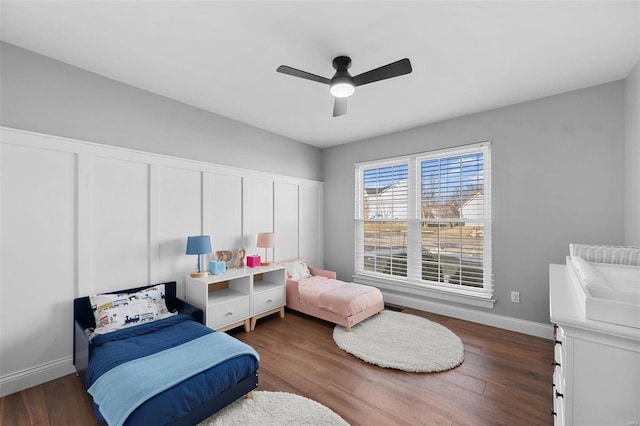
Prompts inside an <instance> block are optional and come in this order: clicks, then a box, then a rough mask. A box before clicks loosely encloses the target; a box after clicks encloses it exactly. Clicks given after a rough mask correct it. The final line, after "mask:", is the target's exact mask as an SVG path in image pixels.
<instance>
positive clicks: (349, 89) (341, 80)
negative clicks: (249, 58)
mask: <svg viewBox="0 0 640 426" xmlns="http://www.w3.org/2000/svg"><path fill="white" fill-rule="evenodd" d="M349 67H351V58H350V57H348V56H338V57H336V58H334V59H333V68H335V70H336V73H335V74H334V75H333V77H331V79H328V78H325V77H321V76H319V75H315V74H311V73H309V72H306V71H301V70H298V69H295V68H291V67H289V66H286V65H280V66H279V67H278V69H277V70H276V71H278V72H280V73H283V74H288V75H292V76H294V77H300V78H304V79H307V80H311V81H317V82H318V83H324V84H328V85H329V92H331V94H332V95H333V96H334V97H335V102H334V104H333V116H334V117H339V116H341V115H345V114H346V113H347V98H348V97H349V96H351V95H353V92H354V91H355V90H356V87H358V86H362V85H364V84H369V83H374V82H376V81H380V80H386V79H388V78H392V77H398V76H401V75H404V74H409V73H410V72H411V71H412V68H411V62H410V61H409V59H407V58H404V59H400V60H399V61H396V62H392V63H390V64H387V65H384V66H382V67H380V68H375V69H373V70H371V71H367V72H364V73H362V74H358V75H356V76H355V77H351V74H349V71H347V70H348V69H349Z"/></svg>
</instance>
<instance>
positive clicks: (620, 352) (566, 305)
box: [549, 265, 640, 426]
mask: <svg viewBox="0 0 640 426" xmlns="http://www.w3.org/2000/svg"><path fill="white" fill-rule="evenodd" d="M549 278H550V280H549V292H550V297H549V299H550V304H551V306H550V307H551V321H552V322H553V323H554V324H555V326H556V329H555V330H556V331H555V348H554V351H555V361H554V365H555V369H554V374H553V396H554V405H553V406H554V418H555V424H556V425H580V426H583V425H585V426H588V425H598V426H600V425H624V426H627V425H638V424H640V329H637V328H634V327H625V326H620V325H616V324H610V323H606V322H602V321H594V320H589V319H586V317H585V315H584V311H583V310H582V309H581V307H580V304H579V302H578V299H577V295H576V294H575V292H574V288H573V286H572V284H571V283H570V281H569V280H570V278H569V276H568V275H567V271H566V267H565V265H550V268H549Z"/></svg>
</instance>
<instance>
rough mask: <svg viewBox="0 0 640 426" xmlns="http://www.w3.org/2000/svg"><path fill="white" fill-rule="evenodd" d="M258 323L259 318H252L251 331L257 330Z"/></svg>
mask: <svg viewBox="0 0 640 426" xmlns="http://www.w3.org/2000/svg"><path fill="white" fill-rule="evenodd" d="M247 321H248V320H247ZM257 322H258V317H253V318H251V330H255V329H256V323H257Z"/></svg>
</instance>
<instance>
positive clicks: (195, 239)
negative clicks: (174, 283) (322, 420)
mask: <svg viewBox="0 0 640 426" xmlns="http://www.w3.org/2000/svg"><path fill="white" fill-rule="evenodd" d="M207 253H211V238H210V237H209V236H208V235H195V236H192V237H187V254H195V255H198V271H197V272H192V273H191V276H192V277H194V278H202V277H205V276H207V272H202V269H200V255H203V254H207Z"/></svg>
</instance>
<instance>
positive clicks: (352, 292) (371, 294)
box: [298, 276, 382, 316]
mask: <svg viewBox="0 0 640 426" xmlns="http://www.w3.org/2000/svg"><path fill="white" fill-rule="evenodd" d="M298 293H299V295H300V301H301V302H302V303H304V304H305V305H311V306H317V307H318V308H320V309H324V310H326V311H329V312H333V313H336V314H338V315H344V316H351V315H354V314H357V313H358V312H362V311H364V310H365V309H367V308H368V307H369V306H372V305H374V304H376V303H378V302H382V293H380V290H378V289H377V288H375V287H371V286H368V285H361V284H354V283H345V282H344V281H338V280H333V279H330V278H327V277H322V276H313V277H309V278H305V279H303V280H300V281H299V284H298Z"/></svg>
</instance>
